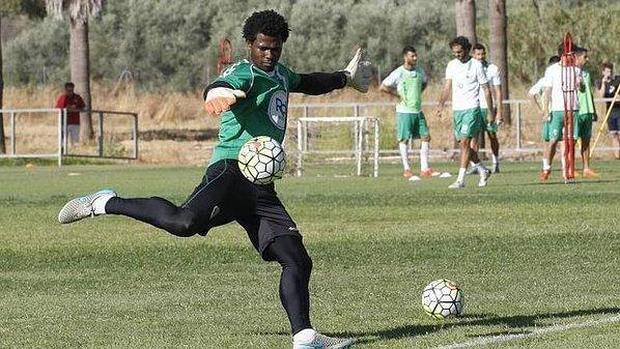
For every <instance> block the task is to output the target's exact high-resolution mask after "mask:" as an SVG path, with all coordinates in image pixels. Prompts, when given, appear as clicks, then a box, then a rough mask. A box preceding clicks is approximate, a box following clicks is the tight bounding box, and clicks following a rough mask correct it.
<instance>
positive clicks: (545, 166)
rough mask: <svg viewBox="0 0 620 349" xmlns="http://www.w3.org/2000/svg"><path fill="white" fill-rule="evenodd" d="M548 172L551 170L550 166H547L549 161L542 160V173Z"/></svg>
mask: <svg viewBox="0 0 620 349" xmlns="http://www.w3.org/2000/svg"><path fill="white" fill-rule="evenodd" d="M549 170H551V165H549V160H547V159H546V158H545V159H543V171H549Z"/></svg>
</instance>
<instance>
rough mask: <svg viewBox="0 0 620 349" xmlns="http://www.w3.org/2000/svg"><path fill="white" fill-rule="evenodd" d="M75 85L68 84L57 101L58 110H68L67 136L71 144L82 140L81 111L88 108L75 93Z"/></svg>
mask: <svg viewBox="0 0 620 349" xmlns="http://www.w3.org/2000/svg"><path fill="white" fill-rule="evenodd" d="M74 89H75V84H73V83H72V82H67V83H66V84H65V91H64V93H63V94H61V95H60V96H58V98H57V99H56V108H60V109H67V135H65V137H69V141H70V142H71V144H74V143H77V142H78V141H79V139H80V112H79V111H80V110H82V109H84V108H85V107H86V104H85V103H84V100H83V99H82V96H80V95H78V94H77V93H75V92H74Z"/></svg>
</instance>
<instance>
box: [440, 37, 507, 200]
mask: <svg viewBox="0 0 620 349" xmlns="http://www.w3.org/2000/svg"><path fill="white" fill-rule="evenodd" d="M450 49H451V50H452V54H453V55H454V57H455V58H454V59H453V60H451V61H450V62H449V63H448V66H447V67H446V82H445V84H444V87H443V90H442V93H441V97H440V98H439V107H438V108H437V110H436V112H435V113H436V115H437V117H441V114H442V113H443V108H444V106H445V103H446V100H447V99H448V96H449V95H450V92H452V110H453V127H454V136H455V137H456V139H457V140H458V141H459V144H460V148H461V160H460V168H459V175H458V177H457V180H456V182H454V183H453V184H451V185H450V186H449V188H451V189H457V188H463V187H465V172H466V171H467V165H468V164H469V161H470V160H471V161H472V162H473V163H474V165H473V166H474V168H476V170H477V171H478V173H479V174H480V181H479V182H478V186H479V187H484V186H486V185H487V180H488V178H489V176H490V175H491V171H489V170H488V169H487V168H486V167H484V165H482V163H481V162H480V159H479V158H478V152H477V151H476V150H475V149H473V148H472V147H471V140H472V138H475V137H477V136H478V134H479V133H480V132H481V131H482V127H483V125H482V122H481V120H480V99H479V97H478V95H479V94H480V91H481V87H482V91H483V92H484V94H485V97H486V99H487V101H488V102H489V103H488V107H489V110H490V111H491V113H489V120H488V121H489V122H491V121H493V120H494V119H495V115H494V113H493V99H492V98H491V92H490V90H489V87H488V84H487V78H486V75H485V74H484V69H483V68H482V64H481V63H480V62H479V61H477V60H475V59H473V58H471V56H470V55H469V51H470V50H471V44H470V43H469V40H468V39H467V38H466V37H463V36H459V37H457V38H455V39H454V40H452V41H451V42H450Z"/></svg>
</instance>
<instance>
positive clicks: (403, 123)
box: [379, 46, 433, 180]
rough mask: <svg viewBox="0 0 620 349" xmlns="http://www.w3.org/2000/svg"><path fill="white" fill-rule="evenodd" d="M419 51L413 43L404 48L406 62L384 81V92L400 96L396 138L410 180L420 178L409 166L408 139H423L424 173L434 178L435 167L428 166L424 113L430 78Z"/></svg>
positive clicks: (422, 164) (382, 88)
mask: <svg viewBox="0 0 620 349" xmlns="http://www.w3.org/2000/svg"><path fill="white" fill-rule="evenodd" d="M417 62H418V54H417V53H416V50H415V48H414V47H413V46H407V47H405V48H404V49H403V65H401V66H400V67H398V68H396V69H395V70H394V71H392V72H391V73H390V75H388V76H387V77H386V78H385V80H383V82H382V83H381V87H380V88H379V89H380V90H381V91H382V92H385V93H387V94H390V95H392V96H396V97H398V98H399V100H400V103H398V105H396V138H397V139H398V146H399V151H400V157H401V160H402V163H403V169H404V172H403V176H404V177H405V178H408V179H409V180H419V179H420V177H417V176H414V175H413V173H412V172H411V168H410V167H409V160H408V154H407V141H413V140H414V139H420V176H422V177H430V176H432V173H433V170H432V169H431V168H430V167H428V152H429V142H430V140H431V136H430V133H429V130H428V125H427V123H426V118H425V117H424V113H423V112H422V93H423V92H424V90H425V89H426V84H427V82H428V78H427V76H426V73H425V72H424V70H423V69H422V68H421V67H420V66H419V65H418V64H417Z"/></svg>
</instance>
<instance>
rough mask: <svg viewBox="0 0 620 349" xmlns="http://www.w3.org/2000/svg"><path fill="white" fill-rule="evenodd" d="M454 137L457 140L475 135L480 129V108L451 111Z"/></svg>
mask: <svg viewBox="0 0 620 349" xmlns="http://www.w3.org/2000/svg"><path fill="white" fill-rule="evenodd" d="M452 113H453V114H452V121H453V127H454V137H456V139H458V140H462V139H465V138H474V137H477V136H478V134H479V133H480V131H481V130H482V126H483V124H482V119H481V118H480V108H472V109H465V110H454V111H453V112H452Z"/></svg>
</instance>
